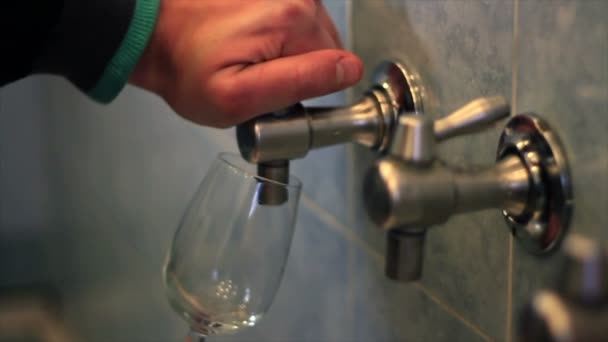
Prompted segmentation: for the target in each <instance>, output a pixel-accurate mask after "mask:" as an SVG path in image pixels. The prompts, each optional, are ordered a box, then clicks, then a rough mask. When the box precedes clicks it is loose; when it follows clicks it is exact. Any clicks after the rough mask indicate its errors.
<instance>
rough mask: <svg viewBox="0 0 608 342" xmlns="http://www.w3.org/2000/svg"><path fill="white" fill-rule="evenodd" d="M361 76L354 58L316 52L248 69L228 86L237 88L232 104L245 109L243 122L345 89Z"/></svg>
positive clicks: (344, 53) (347, 54) (341, 53)
mask: <svg viewBox="0 0 608 342" xmlns="http://www.w3.org/2000/svg"><path fill="white" fill-rule="evenodd" d="M362 74H363V63H362V62H361V60H360V59H359V57H357V56H355V55H354V54H352V53H350V52H347V51H343V50H318V51H314V52H309V53H305V54H300V55H295V56H289V57H282V58H278V59H274V60H271V61H268V62H263V63H259V64H253V65H250V66H248V67H246V68H244V69H240V70H239V71H237V72H236V73H235V74H233V75H232V77H231V83H232V82H234V83H232V84H234V85H235V86H238V87H239V88H240V90H239V91H238V93H239V95H240V96H238V97H236V98H235V99H234V100H235V101H237V102H240V103H242V104H243V106H246V107H241V108H246V109H247V113H243V117H241V118H239V119H240V120H243V121H244V120H248V119H250V118H252V117H254V116H257V115H259V114H262V113H267V112H271V111H275V110H278V109H281V108H285V107H287V106H290V105H292V104H294V103H296V102H300V101H302V100H306V99H309V98H312V97H317V96H322V95H327V94H329V93H332V92H336V91H340V90H342V89H345V88H348V87H350V86H352V85H354V84H355V83H357V82H358V81H359V80H360V79H361V77H362ZM234 104H235V105H237V104H236V103H234ZM240 120H239V121H240Z"/></svg>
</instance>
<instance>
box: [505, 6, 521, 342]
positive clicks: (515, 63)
mask: <svg viewBox="0 0 608 342" xmlns="http://www.w3.org/2000/svg"><path fill="white" fill-rule="evenodd" d="M519 47H520V46H519V0H514V1H513V43H512V56H511V108H512V112H511V115H516V114H517V87H518V81H519ZM508 244H509V247H508V250H509V252H508V256H507V321H506V324H505V329H506V332H505V335H506V336H505V341H506V342H511V340H512V338H513V336H512V330H513V234H509V242H508Z"/></svg>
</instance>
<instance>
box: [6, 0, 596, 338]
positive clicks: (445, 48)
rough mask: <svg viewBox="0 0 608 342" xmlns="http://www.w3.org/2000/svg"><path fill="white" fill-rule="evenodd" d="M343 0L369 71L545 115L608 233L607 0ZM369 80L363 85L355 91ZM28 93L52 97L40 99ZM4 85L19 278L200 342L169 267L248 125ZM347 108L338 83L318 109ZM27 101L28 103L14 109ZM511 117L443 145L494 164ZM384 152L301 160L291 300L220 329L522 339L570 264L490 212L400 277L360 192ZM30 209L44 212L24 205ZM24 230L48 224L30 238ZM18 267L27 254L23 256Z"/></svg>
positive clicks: (104, 332) (452, 102)
mask: <svg viewBox="0 0 608 342" xmlns="http://www.w3.org/2000/svg"><path fill="white" fill-rule="evenodd" d="M325 3H326V5H327V6H328V7H329V9H330V12H331V13H332V15H333V16H334V18H335V19H336V21H337V22H338V24H339V26H340V29H341V31H342V34H343V37H344V36H346V35H347V33H349V31H348V27H349V25H348V23H349V21H350V19H349V13H351V11H350V10H349V8H348V7H349V6H350V5H352V32H351V33H352V37H348V36H346V37H345V38H346V39H345V40H346V41H352V46H353V48H354V50H355V52H356V53H358V54H359V55H361V57H362V58H363V59H364V61H365V64H366V68H367V71H368V72H370V71H371V70H372V69H373V67H374V65H376V64H377V63H378V62H379V61H381V60H382V59H385V58H390V57H398V58H407V59H409V60H410V62H411V63H412V64H413V65H415V66H416V67H418V68H419V69H420V71H421V73H422V74H423V77H424V80H425V82H426V84H427V88H428V89H429V90H430V91H429V97H428V102H427V109H428V112H427V114H428V115H431V116H433V117H438V116H441V115H444V114H446V113H448V112H449V111H450V110H453V109H456V108H457V107H458V106H460V105H462V104H464V103H465V102H467V101H468V100H471V99H473V98H475V97H478V96H482V95H493V94H502V95H504V96H506V97H507V98H512V100H513V101H512V104H513V106H514V108H516V110H517V111H536V112H538V113H539V114H541V115H543V116H545V117H547V118H548V119H549V121H550V122H551V124H552V125H553V126H555V127H556V128H557V129H558V130H559V132H560V133H561V134H562V138H563V140H564V143H565V145H566V148H567V150H568V153H569V156H570V158H571V160H572V162H573V167H572V173H573V176H574V186H575V196H576V205H577V206H576V215H575V218H574V223H573V230H575V231H580V232H582V233H585V234H587V235H590V236H592V237H594V238H601V239H604V240H606V239H608V234H607V233H606V231H605V230H602V229H601V228H602V227H604V226H606V224H607V223H608V221H607V216H606V214H605V209H606V207H607V206H608V198H607V197H606V196H608V195H606V194H607V193H608V177H606V173H607V171H608V154H607V153H606V151H608V140H607V139H608V138H607V135H606V134H605V131H606V130H607V129H608V100H607V97H608V95H607V94H608V37H607V34H608V33H607V32H608V27H607V26H608V25H607V23H606V21H605V19H604V18H603V17H604V13H608V3H607V2H605V1H603V0H597V1H596V0H578V1H567V2H566V1H564V2H561V1H549V0H547V1H522V0H491V1H465V0H463V1H457V0H447V1H420V0H386V1H382V0H355V1H353V2H352V4H351V2H350V1H347V0H326V1H325ZM19 87H22V88H19ZM366 87H367V82H366V81H363V82H362V83H361V85H360V86H359V87H357V88H356V89H354V91H353V94H354V95H357V94H360V93H361V91H363V90H364V89H366ZM32 89H34V90H32ZM24 93H25V94H32V93H35V94H38V95H39V96H38V95H37V96H38V97H36V99H38V100H36V101H40V103H39V104H40V105H39V106H37V105H33V104H32V102H35V101H31V99H32V97H27V96H23V94H24ZM39 93H41V94H39ZM0 95H2V99H0V105H2V104H3V105H4V106H3V107H2V109H1V110H0V113H1V117H2V120H3V125H2V127H1V128H2V132H3V135H2V137H0V139H1V140H0V148H1V156H2V166H1V167H0V170H1V172H2V174H1V176H0V179H1V183H0V186H1V188H2V197H1V199H2V201H1V202H0V208H1V209H2V211H1V212H0V214H1V215H0V218H1V222H2V225H1V228H2V229H1V230H0V233H1V234H2V235H1V237H2V239H0V242H2V241H4V244H3V245H2V247H3V248H2V250H0V256H2V258H1V260H0V268H1V270H2V273H3V279H2V283H7V282H19V281H32V280H36V281H46V282H49V283H51V284H53V285H54V286H55V287H57V288H59V289H60V291H61V293H62V296H63V300H64V311H63V313H64V318H65V320H66V322H67V324H68V325H69V326H70V327H71V328H72V329H73V330H74V331H75V333H77V334H78V335H79V336H81V337H82V340H85V341H93V342H95V341H99V342H102V341H104V342H105V341H117V342H122V341H129V342H139V341H142V342H143V341H180V340H183V338H184V336H185V333H186V326H185V324H184V323H183V322H181V320H180V319H179V318H178V316H177V315H175V314H174V313H173V312H172V310H171V309H170V307H169V305H168V303H167V301H166V299H165V296H164V292H163V288H162V281H161V274H160V269H161V264H162V262H163V258H164V256H165V251H166V249H167V247H168V244H169V242H170V238H171V236H172V234H173V232H174V230H175V228H176V224H177V221H178V220H179V218H180V215H181V213H182V211H183V210H184V208H185V205H186V203H187V202H188V200H189V198H190V196H191V195H192V193H193V191H194V190H195V188H196V186H197V185H198V182H199V181H200V179H201V178H202V176H203V175H204V173H205V171H206V168H207V166H208V165H209V164H210V162H211V160H212V159H213V158H214V157H215V155H216V154H217V153H218V152H219V151H224V150H233V151H234V150H235V142H234V137H233V132H232V131H230V130H228V131H220V130H213V129H206V128H200V127H195V126H194V125H191V124H189V123H187V122H185V121H183V120H181V119H180V118H178V117H177V116H176V115H174V113H172V112H171V111H170V110H169V109H168V108H167V107H166V105H164V104H163V103H162V101H160V100H159V99H156V98H153V97H152V96H150V95H147V94H144V93H143V92H141V91H138V90H136V89H132V88H131V89H128V90H127V91H126V92H125V93H124V94H123V95H121V96H120V97H119V99H118V100H117V101H115V102H114V103H113V104H112V105H110V106H109V107H102V106H98V105H94V104H92V103H91V102H90V101H89V100H87V99H85V98H84V97H83V96H82V95H81V94H79V93H77V92H76V91H75V90H73V89H72V88H71V87H69V86H66V84H65V82H63V81H57V80H48V79H44V80H42V81H39V83H37V82H33V83H27V81H26V83H23V84H19V85H15V86H11V88H10V89H3V90H2V92H1V93H0ZM7 98H8V101H7ZM342 102H344V97H343V96H342V95H337V96H332V97H327V98H323V99H320V100H315V101H314V102H311V103H308V104H309V105H313V104H315V103H316V104H323V105H335V104H339V103H342ZM15 111H22V112H24V113H23V115H22V116H20V117H16V116H12V115H10V113H11V112H15ZM15 120H16V121H15ZM7 127H11V128H14V130H13V131H10V130H9V131H7ZM41 127H46V129H41ZM500 129H501V127H497V128H496V129H494V130H490V131H488V132H485V133H481V134H477V135H475V136H471V137H466V138H459V139H454V140H452V141H449V142H447V143H445V144H444V145H443V146H441V150H440V153H441V157H442V158H443V159H445V160H447V161H449V162H450V163H453V164H455V165H459V166H471V165H487V164H488V163H489V162H491V161H492V160H493V159H494V152H495V147H496V143H497V139H498V134H499V132H500ZM38 131H40V135H38V136H37V137H35V138H33V139H27V138H26V135H27V134H31V135H33V133H32V132H38ZM19 132H26V133H21V134H20V133H19ZM36 134H38V133H36ZM13 146H20V147H21V148H20V150H19V151H20V152H21V153H14V151H15V150H12V149H11V148H12V147H13ZM39 158H41V159H39ZM372 158H373V155H371V154H370V153H367V152H366V151H363V150H360V149H357V148H352V147H350V146H343V147H335V148H328V149H324V150H320V151H315V152H313V153H311V154H310V155H309V156H308V157H307V158H306V159H304V160H300V161H297V162H295V163H294V165H293V172H294V173H295V174H296V175H297V176H298V177H299V178H300V179H302V181H303V182H304V197H303V199H302V201H301V206H300V214H299V217H298V222H297V228H296V233H295V236H294V241H293V247H292V252H291V256H290V258H289V261H288V264H287V269H286V273H285V278H284V281H283V284H282V286H281V288H280V290H279V293H278V295H277V298H276V301H275V304H274V305H273V306H272V308H271V310H270V312H269V313H268V315H267V317H266V318H265V319H264V320H263V321H262V322H261V323H260V325H258V326H257V327H255V328H252V329H250V330H245V331H243V332H242V333H240V334H236V335H231V336H222V337H219V336H218V337H216V338H214V341H255V342H257V341H293V342H304V341H308V342H340V341H488V340H497V341H505V340H508V339H511V338H512V337H513V329H514V326H513V325H514V324H513V323H512V322H513V319H514V318H516V315H517V310H518V309H519V308H520V307H521V305H522V303H523V302H524V301H525V300H526V299H527V298H528V297H529V296H530V295H531V293H532V292H533V291H534V290H536V289H538V288H539V287H542V286H543V285H544V284H547V282H549V280H550V277H551V273H552V271H553V270H554V267H553V266H554V262H553V261H552V259H536V258H533V257H530V256H528V255H526V254H525V253H524V252H523V251H522V250H521V249H520V248H519V247H518V246H517V245H516V244H515V243H514V244H511V240H510V235H509V233H508V231H507V229H506V226H505V224H504V223H503V221H502V218H501V216H500V214H499V213H498V212H495V211H487V212H482V213H477V214H472V215H467V216H461V217H456V218H454V219H452V220H451V221H450V222H449V223H447V224H445V225H443V226H441V227H436V228H434V229H433V230H432V231H431V232H430V233H429V236H428V239H427V249H426V255H425V258H426V259H425V265H424V278H423V280H422V281H421V282H420V283H415V284H405V285H404V284H396V283H394V282H391V281H388V280H387V279H386V278H385V277H384V276H383V258H384V257H383V248H384V246H383V245H384V239H383V238H384V236H383V234H382V233H380V232H379V231H377V230H376V229H375V228H374V227H372V226H371V224H369V222H368V221H367V218H366V216H365V213H364V211H363V208H362V207H361V203H360V196H361V193H360V181H361V178H362V173H363V172H364V171H365V168H366V165H367V163H368V162H369V161H370V160H371V159H372ZM19 170H24V171H19ZM20 184H21V185H20ZM26 186H29V188H26ZM6 189H13V190H11V191H8V192H7V191H6ZM20 189H25V190H23V191H20ZM9 194H10V196H9ZM21 203H22V204H21ZM24 207H27V208H30V209H28V211H27V212H25V213H24V212H22V210H23V208H24ZM30 214H31V215H30ZM18 226H19V227H34V228H32V231H33V232H34V233H32V234H29V235H28V234H17V233H16V232H21V231H22V230H20V229H17V228H16V227H18ZM271 238H272V237H269V239H271ZM15 243H18V244H15ZM5 245H6V246H23V247H24V248H12V249H10V250H9V249H8V248H4V246H5ZM2 260H5V261H6V260H8V261H10V262H2ZM17 260H18V262H17ZM15 262H17V264H18V265H20V266H19V267H12V268H9V267H8V265H9V264H10V265H15ZM510 270H512V271H510Z"/></svg>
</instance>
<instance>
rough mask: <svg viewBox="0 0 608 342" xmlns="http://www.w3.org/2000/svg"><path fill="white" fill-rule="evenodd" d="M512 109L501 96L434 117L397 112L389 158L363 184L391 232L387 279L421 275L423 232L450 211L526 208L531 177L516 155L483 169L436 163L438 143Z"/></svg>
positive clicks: (373, 210)
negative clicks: (463, 169)
mask: <svg viewBox="0 0 608 342" xmlns="http://www.w3.org/2000/svg"><path fill="white" fill-rule="evenodd" d="M509 113H510V108H509V105H508V104H507V102H506V101H505V99H504V98H502V97H500V96H496V97H485V98H479V99H476V100H474V101H471V102H470V103H468V104H467V105H465V106H464V107H462V108H460V109H459V110H457V111H455V112H453V113H452V114H450V115H448V116H446V117H444V118H441V119H438V120H435V121H433V120H431V119H430V118H428V117H425V116H423V115H404V116H402V117H400V119H399V123H398V126H397V128H396V132H395V136H394V139H393V142H392V146H391V148H390V150H389V156H388V157H386V158H383V159H380V160H378V161H377V162H376V163H375V164H374V165H373V166H372V167H371V168H370V170H369V171H368V173H367V175H366V177H365V180H364V186H363V194H364V199H363V201H364V203H365V206H366V208H367V212H368V214H369V216H370V218H371V219H372V221H373V222H374V223H376V224H377V225H378V226H379V227H381V228H383V229H386V230H388V235H387V245H386V269H385V272H386V275H387V276H388V277H389V278H391V279H395V280H401V281H411V280H417V279H419V278H420V277H421V273H422V262H423V255H424V248H423V247H424V241H425V236H426V231H427V229H428V227H430V226H432V225H437V224H441V223H444V222H445V221H447V220H448V218H449V217H450V216H451V215H453V214H456V213H462V212H469V211H473V210H478V209H483V208H488V207H499V208H500V207H508V208H509V209H511V210H521V208H520V207H521V205H520V203H521V202H525V201H526V198H527V196H528V176H527V172H526V169H525V166H524V165H523V164H522V163H521V161H520V160H519V159H518V158H517V157H513V156H510V157H508V158H505V159H504V160H502V161H500V162H499V163H498V165H497V166H496V167H495V168H491V169H488V170H485V171H481V172H460V171H453V170H451V169H450V168H449V167H447V166H446V165H444V164H443V163H441V162H438V161H436V152H435V148H436V144H437V143H439V142H441V141H445V140H447V139H448V138H451V137H455V136H459V135H465V134H469V133H472V132H475V131H478V130H482V129H484V128H486V127H488V126H489V125H491V124H493V123H494V122H496V121H498V120H500V119H503V118H505V117H507V116H508V115H509Z"/></svg>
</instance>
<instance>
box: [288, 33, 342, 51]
mask: <svg viewBox="0 0 608 342" xmlns="http://www.w3.org/2000/svg"><path fill="white" fill-rule="evenodd" d="M340 48H341V47H340V46H338V45H336V42H335V40H334V39H333V37H332V36H331V34H330V33H329V32H327V31H326V30H324V29H322V28H319V29H318V30H317V31H316V32H315V33H314V34H313V35H310V34H309V35H302V36H300V37H295V38H294V37H292V38H290V39H288V40H287V41H286V42H285V44H284V45H283V49H282V51H281V56H279V57H287V56H293V55H299V54H303V53H307V52H312V51H315V50H326V49H340Z"/></svg>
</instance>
